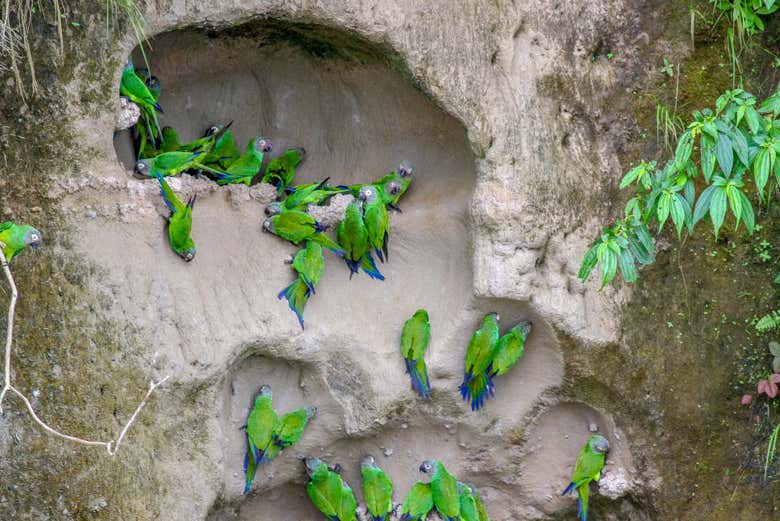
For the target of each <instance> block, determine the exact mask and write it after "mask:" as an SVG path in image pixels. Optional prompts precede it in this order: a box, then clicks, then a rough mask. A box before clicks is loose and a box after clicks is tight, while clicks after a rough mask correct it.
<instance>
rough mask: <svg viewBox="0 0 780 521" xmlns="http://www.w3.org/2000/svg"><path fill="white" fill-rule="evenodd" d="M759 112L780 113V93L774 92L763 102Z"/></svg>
mask: <svg viewBox="0 0 780 521" xmlns="http://www.w3.org/2000/svg"><path fill="white" fill-rule="evenodd" d="M758 111H759V112H763V113H765V114H766V113H770V112H771V113H772V114H777V113H778V112H780V91H776V92H775V93H774V94H772V95H771V96H769V97H768V98H767V99H765V100H764V103H762V104H761V106H760V107H759V108H758Z"/></svg>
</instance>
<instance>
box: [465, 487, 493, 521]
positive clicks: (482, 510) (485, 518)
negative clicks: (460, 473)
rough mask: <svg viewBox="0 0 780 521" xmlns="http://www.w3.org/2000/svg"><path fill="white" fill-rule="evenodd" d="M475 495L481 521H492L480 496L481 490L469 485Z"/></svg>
mask: <svg viewBox="0 0 780 521" xmlns="http://www.w3.org/2000/svg"><path fill="white" fill-rule="evenodd" d="M469 488H471V490H472V492H473V493H474V503H475V504H476V505H477V513H478V514H479V521H490V516H489V515H488V511H487V508H486V507H485V503H483V502H482V497H481V496H480V494H479V490H477V488H476V487H475V486H474V485H469Z"/></svg>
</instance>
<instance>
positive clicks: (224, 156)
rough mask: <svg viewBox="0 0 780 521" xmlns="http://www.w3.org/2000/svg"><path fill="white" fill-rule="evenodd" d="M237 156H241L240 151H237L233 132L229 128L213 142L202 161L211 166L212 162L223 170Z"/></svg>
mask: <svg viewBox="0 0 780 521" xmlns="http://www.w3.org/2000/svg"><path fill="white" fill-rule="evenodd" d="M214 128H215V127H211V129H209V130H212V129H214ZM239 157H241V152H239V151H238V148H237V147H236V143H235V139H234V138H233V133H232V132H230V131H229V130H225V131H224V132H223V133H222V135H221V136H219V137H218V138H217V140H216V141H215V142H214V148H212V149H211V152H210V153H209V155H208V157H207V158H206V159H205V161H204V163H206V164H208V165H209V166H212V163H214V165H215V166H216V167H217V168H219V169H221V170H224V169H226V168H228V167H229V166H230V165H231V164H233V161H235V160H236V159H238V158H239Z"/></svg>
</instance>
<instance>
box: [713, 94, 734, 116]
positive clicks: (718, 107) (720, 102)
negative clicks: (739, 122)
mask: <svg viewBox="0 0 780 521" xmlns="http://www.w3.org/2000/svg"><path fill="white" fill-rule="evenodd" d="M730 99H731V96H730V95H729V94H728V93H724V94H721V95H720V96H718V99H716V100H715V114H720V113H721V112H723V109H725V108H726V105H728V104H729V100H730Z"/></svg>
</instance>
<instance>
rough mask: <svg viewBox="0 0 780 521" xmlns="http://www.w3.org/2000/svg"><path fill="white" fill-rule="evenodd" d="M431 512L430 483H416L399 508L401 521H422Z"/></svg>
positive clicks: (431, 495) (431, 493)
mask: <svg viewBox="0 0 780 521" xmlns="http://www.w3.org/2000/svg"><path fill="white" fill-rule="evenodd" d="M431 510H433V492H432V491H431V484H430V483H423V482H422V481H418V482H417V483H415V484H414V485H412V490H410V491H409V494H408V495H407V496H406V499H405V500H404V504H403V505H402V506H401V521H423V520H424V519H426V518H427V516H428V512H430V511H431Z"/></svg>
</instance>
